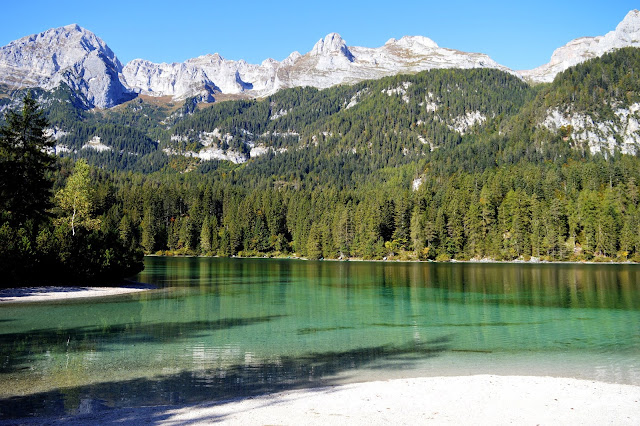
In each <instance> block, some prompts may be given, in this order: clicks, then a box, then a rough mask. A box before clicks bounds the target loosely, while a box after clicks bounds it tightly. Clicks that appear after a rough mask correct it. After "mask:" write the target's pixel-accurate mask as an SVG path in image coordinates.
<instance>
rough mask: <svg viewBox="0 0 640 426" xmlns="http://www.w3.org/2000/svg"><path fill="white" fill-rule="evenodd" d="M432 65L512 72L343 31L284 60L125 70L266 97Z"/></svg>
mask: <svg viewBox="0 0 640 426" xmlns="http://www.w3.org/2000/svg"><path fill="white" fill-rule="evenodd" d="M434 68H495V69H500V70H503V71H507V72H513V71H511V70H509V69H508V68H506V67H504V66H502V65H500V64H498V63H496V62H495V61H493V60H492V59H491V58H489V57H488V56H487V55H484V54H479V53H466V52H460V51H457V50H453V49H445V48H440V47H438V45H437V44H436V43H434V42H433V41H432V40H430V39H428V38H426V37H419V36H418V37H403V38H402V39H400V40H396V39H391V40H389V41H388V42H387V43H386V44H385V45H384V46H381V47H379V48H366V47H349V46H347V44H346V43H345V41H344V40H343V39H342V37H340V35H339V34H336V33H331V34H328V35H327V36H326V37H325V38H323V39H320V40H319V41H318V42H317V43H316V44H315V45H314V47H313V48H312V49H311V51H310V52H308V53H307V54H305V55H301V54H300V53H298V52H293V53H292V54H291V55H290V56H289V57H288V58H286V59H285V60H284V61H282V62H278V61H276V60H273V59H267V60H265V61H263V62H262V64H260V65H254V64H249V63H247V62H245V61H242V60H241V61H229V60H226V59H224V58H222V57H221V56H219V55H218V54H215V55H206V56H201V57H198V58H194V59H189V60H188V61H186V62H183V63H173V64H164V63H163V64H154V63H151V62H148V61H143V60H141V59H136V60H134V61H131V62H130V63H129V64H127V65H126V66H125V68H124V71H123V75H124V78H125V79H126V82H127V84H128V85H129V86H130V87H132V88H134V89H135V90H137V91H140V93H143V94H148V95H152V96H171V97H173V98H174V99H185V98H187V97H190V96H204V97H207V96H209V97H210V96H215V93H225V94H242V95H246V96H247V97H253V96H266V95H269V94H272V93H275V92H277V91H278V90H280V89H283V88H289V87H299V86H311V87H317V88H327V87H331V86H334V85H336V84H343V83H348V84H352V83H356V82H359V81H363V80H368V79H376V78H381V77H384V76H389V75H395V74H399V73H415V72H419V71H424V70H429V69H434Z"/></svg>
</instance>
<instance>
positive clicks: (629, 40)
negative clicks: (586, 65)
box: [519, 10, 640, 83]
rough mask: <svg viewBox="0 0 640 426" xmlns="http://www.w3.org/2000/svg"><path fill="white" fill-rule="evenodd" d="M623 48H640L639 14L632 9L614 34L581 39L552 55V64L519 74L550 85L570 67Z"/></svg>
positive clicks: (639, 12)
mask: <svg viewBox="0 0 640 426" xmlns="http://www.w3.org/2000/svg"><path fill="white" fill-rule="evenodd" d="M622 47H640V11H638V10H632V11H631V12H629V13H628V14H627V16H626V17H625V18H624V19H623V20H622V22H620V23H619V24H618V26H617V27H616V29H615V30H614V31H611V32H609V33H607V34H606V35H604V36H598V37H582V38H578V39H575V40H572V41H570V42H569V43H567V44H565V45H564V46H562V47H559V48H558V49H556V50H555V52H553V55H552V56H551V61H550V62H549V63H548V64H545V65H542V66H540V67H538V68H535V69H532V70H528V71H519V74H520V75H521V76H522V77H523V78H525V79H526V80H529V81H532V82H535V83H548V82H551V81H553V79H554V78H555V76H556V75H557V74H558V73H560V72H562V71H564V70H566V69H567V68H569V67H572V66H574V65H577V64H580V63H582V62H584V61H586V60H588V59H591V58H597V57H600V56H602V55H604V54H605V53H607V52H611V51H612V50H615V49H619V48H622Z"/></svg>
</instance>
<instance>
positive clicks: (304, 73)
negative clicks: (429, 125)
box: [0, 10, 640, 108]
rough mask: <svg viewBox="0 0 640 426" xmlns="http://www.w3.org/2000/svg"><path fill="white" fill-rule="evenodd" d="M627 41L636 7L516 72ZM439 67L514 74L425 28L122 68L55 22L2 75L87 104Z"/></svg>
mask: <svg viewBox="0 0 640 426" xmlns="http://www.w3.org/2000/svg"><path fill="white" fill-rule="evenodd" d="M626 46H636V47H640V12H638V11H637V10H633V11H631V12H629V14H627V16H626V17H625V19H624V20H623V21H622V22H621V23H620V24H619V25H618V26H617V28H616V29H615V31H611V32H610V33H608V34H606V35H604V36H600V37H584V38H580V39H576V40H573V41H571V42H569V43H568V44H567V45H565V46H563V47H560V48H558V49H557V50H556V51H555V52H554V53H553V56H552V57H551V61H550V62H549V63H548V64H545V65H543V66H541V67H538V68H536V69H533V70H529V71H520V72H518V73H517V75H519V76H521V77H522V78H524V79H526V80H529V81H532V82H548V81H552V80H553V78H554V77H555V76H556V74H557V73H559V72H561V71H563V70H565V69H567V68H569V67H570V66H573V65H576V64H578V63H581V62H583V61H585V60H587V59H590V58H593V57H597V56H601V55H602V54H604V53H606V52H609V51H611V50H614V49H617V48H620V47H626ZM438 68H493V69H499V70H502V71H505V72H509V73H512V74H516V73H515V72H514V71H512V70H510V69H508V68H506V67H504V66H502V65H500V64H498V63H496V62H495V61H494V60H493V59H491V58H490V57H489V56H487V55H485V54H481V53H467V52H461V51H458V50H454V49H447V48H442V47H439V46H438V45H437V44H436V43H435V42H434V41H433V40H430V39H428V38H426V37H421V36H405V37H402V38H401V39H399V40H396V39H390V40H389V41H387V42H386V43H385V44H384V45H383V46H380V47H377V48H368V47H357V46H347V44H346V42H345V41H344V40H343V39H342V37H340V35H339V34H336V33H331V34H328V35H327V36H326V37H324V38H322V39H320V40H319V41H318V42H317V43H316V44H315V45H314V46H313V48H312V49H311V51H309V52H308V53H307V54H305V55H302V54H300V53H298V52H293V53H292V54H291V55H289V57H287V58H286V59H285V60H283V61H282V62H278V61H276V60H273V59H267V60H265V61H263V62H262V63H261V64H249V63H247V62H246V61H243V60H240V61H230V60H226V59H224V58H223V57H221V56H220V55H218V54H213V55H204V56H200V57H197V58H193V59H189V60H187V61H185V62H182V63H172V64H166V63H162V64H156V63H153V62H149V61H146V60H143V59H135V60H133V61H131V62H130V63H128V64H127V65H126V66H125V67H124V68H123V66H122V64H121V63H120V61H118V59H117V58H116V56H115V54H114V53H113V52H112V51H111V49H109V47H108V46H107V45H106V44H105V43H104V42H103V41H102V40H101V39H100V38H98V37H96V36H95V34H93V33H91V32H90V31H87V30H85V29H83V28H81V27H79V26H78V25H68V26H66V27H61V28H56V29H51V30H48V31H45V32H43V33H40V34H36V35H32V36H28V37H24V38H21V39H20V40H16V41H14V42H11V43H10V44H8V45H7V46H4V47H1V48H0V83H4V84H6V85H8V86H9V87H10V88H24V87H42V88H45V89H52V88H55V87H57V86H58V85H60V84H62V83H64V84H67V85H68V86H69V87H70V88H71V89H72V90H73V91H74V92H75V93H76V94H78V96H79V97H81V98H82V99H83V100H84V102H85V104H86V105H87V107H90V108H91V107H100V108H109V107H111V106H115V105H117V104H119V103H122V102H124V101H126V100H129V99H131V98H132V97H134V96H135V95H136V94H137V93H142V94H146V95H151V96H170V97H172V98H173V99H174V100H184V99H186V98H190V97H196V98H197V99H198V100H199V101H206V102H210V101H213V100H214V98H215V96H216V94H219V93H223V94H233V95H240V96H245V97H247V98H251V97H260V96H267V95H270V94H273V93H275V92H277V91H278V90H280V89H284V88H290V87H300V86H311V87H316V88H320V89H323V88H327V87H331V86H334V85H337V84H353V83H357V82H360V81H363V80H368V79H378V78H381V77H385V76H391V75H396V74H400V73H416V72H420V71H425V70H430V69H438Z"/></svg>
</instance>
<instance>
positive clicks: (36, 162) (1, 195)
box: [0, 94, 55, 225]
mask: <svg viewBox="0 0 640 426" xmlns="http://www.w3.org/2000/svg"><path fill="white" fill-rule="evenodd" d="M5 123H6V124H5V125H4V126H2V127H0V210H2V211H3V213H4V216H5V218H6V219H8V220H10V221H11V223H13V224H16V225H23V224H25V222H26V221H27V220H29V219H34V220H42V219H43V218H44V217H45V216H46V210H47V208H48V207H49V206H50V200H49V198H50V192H51V186H52V182H51V179H50V176H49V173H50V172H51V170H52V166H53V163H54V161H55V159H54V157H53V156H52V155H51V154H49V152H48V151H49V150H51V149H52V147H53V142H52V141H51V140H50V139H49V138H48V137H47V136H46V135H45V128H46V126H47V121H46V120H45V118H44V117H43V115H42V112H41V111H40V109H39V107H38V105H37V103H36V101H35V100H34V99H33V98H32V97H31V95H30V94H27V95H26V96H25V97H24V98H23V100H22V109H21V111H20V112H15V111H11V110H9V111H8V112H7V113H6V115H5Z"/></svg>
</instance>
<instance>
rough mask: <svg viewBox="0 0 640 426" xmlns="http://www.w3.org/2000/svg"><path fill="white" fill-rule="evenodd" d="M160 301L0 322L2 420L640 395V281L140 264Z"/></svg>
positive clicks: (36, 313)
mask: <svg viewBox="0 0 640 426" xmlns="http://www.w3.org/2000/svg"><path fill="white" fill-rule="evenodd" d="M145 264H146V269H145V271H144V272H143V273H141V274H140V275H139V276H138V277H136V280H138V281H141V282H144V283H151V284H155V285H156V286H158V289H157V290H152V291H149V292H145V293H140V294H135V295H125V296H118V297H112V298H108V299H99V300H98V299H94V300H85V301H66V302H56V303H33V304H28V305H27V304H4V305H1V306H0V419H1V418H5V419H6V418H12V417H20V416H28V415H36V414H37V415H42V414H59V413H76V412H90V411H99V410H103V409H109V408H112V407H125V406H138V405H161V404H180V403H187V402H199V401H205V400H216V399H228V398H232V397H237V396H245V395H255V394H260V393H264V392H271V391H277V390H284V389H292V388H300V387H308V386H317V385H327V384H336V383H347V382H356V381H365V380H377V379H389V378H398V377H411V376H440V375H461V374H482V373H493V374H527V375H550V376H562V377H578V378H587V379H595V380H602V381H608V382H617V383H630V384H636V385H640V267H638V266H635V265H575V264H562V265H559V264H553V265H547V264H544V265H529V264H461V263H447V264H436V263H387V262H306V261H298V260H273V259H209V258H160V257H151V258H147V259H146V260H145Z"/></svg>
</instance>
